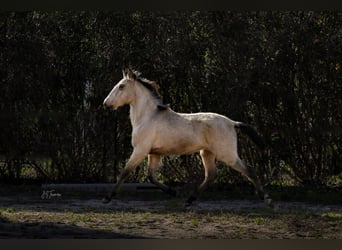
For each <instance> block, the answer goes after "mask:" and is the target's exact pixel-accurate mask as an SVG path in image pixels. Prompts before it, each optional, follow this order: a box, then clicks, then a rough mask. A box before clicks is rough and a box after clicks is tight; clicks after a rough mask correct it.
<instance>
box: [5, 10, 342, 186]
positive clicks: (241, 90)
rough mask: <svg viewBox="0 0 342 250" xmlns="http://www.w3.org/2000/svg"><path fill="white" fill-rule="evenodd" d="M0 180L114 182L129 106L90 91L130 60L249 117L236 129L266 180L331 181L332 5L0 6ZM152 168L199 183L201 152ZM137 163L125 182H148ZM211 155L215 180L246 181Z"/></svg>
mask: <svg viewBox="0 0 342 250" xmlns="http://www.w3.org/2000/svg"><path fill="white" fill-rule="evenodd" d="M0 48H1V49H0V72H1V73H0V75H1V77H0V81H1V82H0V181H1V182H2V183H48V182H63V183H95V182H114V181H115V180H116V176H117V175H118V174H119V172H120V170H121V169H122V168H123V167H124V165H125V162H126V160H127V159H128V157H129V155H130V153H131V152H132V146H131V143H130V139H131V125H130V121H129V114H128V113H129V108H128V107H123V108H121V109H119V110H117V111H115V112H114V111H107V110H104V109H103V108H102V102H103V100H104V98H105V97H106V96H107V94H108V93H109V91H110V90H111V89H112V87H113V86H114V84H116V83H117V82H118V81H119V80H120V79H121V78H122V69H123V68H126V67H132V68H134V69H136V70H138V71H141V72H142V76H143V77H145V78H147V79H150V80H155V81H157V82H158V84H159V85H160V92H161V94H162V95H163V97H164V102H165V103H170V104H171V107H172V109H173V110H175V111H177V112H199V111H202V112H216V113H220V114H223V115H225V116H228V117H229V118H231V119H233V120H238V121H243V122H245V123H248V124H251V125H252V126H254V127H255V128H256V129H257V130H258V131H259V133H260V134H261V135H262V137H263V138H264V140H265V142H266V145H267V148H266V150H265V151H262V152H261V151H259V150H258V149H257V148H256V147H255V146H254V145H253V144H252V143H250V141H249V140H248V139H246V138H245V137H243V136H242V135H240V136H239V153H240V155H241V158H243V159H244V160H245V161H246V162H248V163H249V164H251V165H253V166H254V167H255V168H256V171H257V173H258V175H259V176H260V178H261V181H262V183H263V184H264V185H297V186H298V185H299V186H307V187H314V186H322V187H342V164H341V158H342V152H341V146H342V145H341V144H342V143H341V123H342V111H341V107H342V98H341V96H342V69H341V67H342V65H341V64H342V13H341V12H308V11H306V12H299V11H296V12H279V11H277V12H271V11H267V12H228V11H222V12H220V11H213V12H210V11H207V12H199V11H196V12H190V11H187V12H180V11H175V12H147V11H143V12H99V11H85V12H72V11H68V12H66V11H57V12H39V11H38V12H37V11H31V12H0ZM162 163H163V167H162V169H161V170H160V173H159V178H160V179H161V180H162V181H164V182H168V183H192V182H201V181H202V178H203V177H204V171H203V167H202V165H201V162H200V157H199V156H198V155H197V154H195V155H191V156H179V157H165V158H164V159H163V162H162ZM145 165H146V162H143V163H142V164H140V166H139V167H138V168H137V170H136V171H135V172H134V173H133V174H132V175H131V176H130V178H129V180H128V181H129V182H146V181H147V178H146V168H145V167H144V166H145ZM218 166H219V176H218V179H217V181H216V183H217V185H222V186H224V185H230V184H233V185H235V184H236V185H239V184H241V185H249V183H247V182H246V181H245V180H244V179H243V177H241V175H240V174H238V173H237V172H235V171H234V170H231V169H229V168H227V167H224V166H223V165H222V164H221V163H218Z"/></svg>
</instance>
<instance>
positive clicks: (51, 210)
mask: <svg viewBox="0 0 342 250" xmlns="http://www.w3.org/2000/svg"><path fill="white" fill-rule="evenodd" d="M0 238H149V239H154V238H161V239H183V238H188V239H197V238H202V239H211V238H213V239H255V238H257V239H273V238H277V239H298V238H328V239H340V238H342V205H323V204H309V203H304V202H275V208H274V209H271V208H269V207H267V206H266V205H265V204H264V203H263V202H260V201H253V200H216V201H209V200H199V201H197V202H196V203H195V204H194V205H193V206H191V207H190V208H185V207H184V206H183V202H182V200H180V199H175V198H172V199H171V198H166V199H157V200H151V199H149V200H144V199H141V197H140V198H139V197H136V196H135V197H124V198H118V199H116V200H113V201H111V202H110V203H109V204H102V203H101V199H97V198H96V199H95V198H94V197H90V198H89V199H88V198H87V197H83V198H80V199H79V198H77V197H63V196H62V197H51V199H41V197H39V196H29V195H28V196H25V195H9V196H2V197H0Z"/></svg>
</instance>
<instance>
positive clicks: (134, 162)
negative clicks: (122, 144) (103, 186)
mask: <svg viewBox="0 0 342 250" xmlns="http://www.w3.org/2000/svg"><path fill="white" fill-rule="evenodd" d="M146 155H147V153H145V152H144V151H142V150H137V149H134V150H133V153H132V155H131V157H130V158H129V160H128V162H127V164H126V166H125V167H124V168H123V169H122V171H121V173H120V175H119V176H118V178H117V182H116V185H115V187H114V188H113V190H112V191H111V192H110V193H109V194H108V195H107V196H106V197H104V198H103V200H102V201H103V203H108V202H110V201H111V200H112V198H113V197H114V196H115V195H116V194H117V193H118V192H119V190H120V188H121V185H122V184H123V183H124V181H125V180H126V179H127V177H128V175H129V174H130V173H131V172H132V171H133V170H134V169H136V167H137V166H138V165H139V163H140V162H141V161H142V160H143V159H144V158H145V157H146Z"/></svg>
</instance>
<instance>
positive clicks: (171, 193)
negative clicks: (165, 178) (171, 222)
mask: <svg viewBox="0 0 342 250" xmlns="http://www.w3.org/2000/svg"><path fill="white" fill-rule="evenodd" d="M166 193H168V194H169V195H171V196H173V197H176V196H177V191H176V190H174V189H172V188H169V189H168V190H167V191H166Z"/></svg>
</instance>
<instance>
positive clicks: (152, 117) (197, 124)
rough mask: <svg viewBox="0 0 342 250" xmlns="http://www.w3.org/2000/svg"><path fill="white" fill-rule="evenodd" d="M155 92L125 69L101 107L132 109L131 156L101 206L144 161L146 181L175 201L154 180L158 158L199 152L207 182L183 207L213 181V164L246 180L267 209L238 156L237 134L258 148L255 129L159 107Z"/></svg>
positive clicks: (254, 179) (153, 85) (251, 172)
mask: <svg viewBox="0 0 342 250" xmlns="http://www.w3.org/2000/svg"><path fill="white" fill-rule="evenodd" d="M158 89H159V86H158V85H157V83H156V82H154V81H150V80H147V79H145V78H142V77H141V76H140V73H139V72H137V71H133V70H131V69H128V70H126V71H123V78H122V79H121V80H120V81H119V82H118V83H117V84H116V85H115V86H114V88H113V89H112V90H111V91H110V93H109V94H108V96H107V97H106V98H105V100H104V102H103V105H104V106H105V107H107V108H111V109H114V110H116V109H117V108H118V107H120V106H123V105H127V104H128V105H130V120H131V124H132V146H133V153H132V155H131V156H130V158H129V160H128V162H127V164H126V166H125V167H124V168H123V169H122V171H121V173H120V175H119V176H118V179H117V183H116V185H115V187H114V189H113V190H112V191H111V192H110V193H109V194H108V195H107V196H106V197H105V198H104V199H103V202H104V203H108V202H110V201H111V199H112V197H113V196H114V195H116V194H117V192H118V191H119V189H120V187H121V185H122V183H123V182H124V181H125V179H126V178H127V176H128V175H129V173H130V172H131V171H132V170H134V169H135V168H136V167H137V166H138V165H139V163H140V162H141V161H142V160H144V159H145V158H146V157H147V158H148V177H149V180H150V181H151V182H152V183H154V184H155V185H156V186H158V187H159V188H160V189H162V190H163V191H165V192H166V193H169V194H171V195H176V192H175V190H174V189H171V188H170V187H168V186H166V185H165V184H163V183H161V182H159V181H158V180H157V178H156V176H155V172H156V170H157V169H158V167H159V163H160V159H161V157H162V156H163V155H166V156H167V155H183V154H191V153H195V152H199V153H200V156H201V159H202V162H203V166H204V170H205V178H204V180H203V182H202V183H201V184H200V185H199V187H198V188H197V189H196V190H195V191H194V192H193V193H192V194H191V196H190V197H189V198H188V199H187V201H186V205H191V204H192V202H193V201H194V200H196V198H197V196H198V194H199V193H200V192H202V191H203V190H205V188H206V187H207V186H208V185H209V184H210V183H211V182H213V181H214V180H215V178H216V175H217V167H216V164H215V161H216V160H217V161H220V162H223V163H225V164H226V165H228V166H230V167H232V168H233V169H235V170H237V171H238V172H240V173H241V174H243V175H244V176H246V177H247V178H248V180H249V181H251V182H252V183H253V185H254V187H255V189H256V193H257V194H258V195H259V197H260V198H261V199H263V200H264V201H265V203H266V204H267V205H271V202H272V200H271V199H270V198H269V196H268V194H266V193H264V191H263V188H262V186H261V185H260V182H259V180H258V177H257V176H256V174H255V171H254V169H253V167H251V166H249V165H247V164H246V163H244V162H243V161H242V160H241V159H240V157H239V155H238V152H237V133H236V130H237V129H239V130H240V131H241V132H242V133H244V134H246V135H248V136H249V138H250V139H251V140H252V141H253V142H254V143H255V144H256V145H259V146H260V147H262V146H263V142H262V139H261V137H260V136H259V135H258V134H257V132H256V131H255V130H254V128H252V127H251V126H250V125H247V124H245V123H242V122H238V121H233V120H231V119H229V118H227V117H225V116H223V115H220V114H216V113H207V112H206V113H204V112H200V113H178V112H175V111H173V110H172V109H171V108H170V107H169V105H165V104H164V103H163V102H162V97H161V95H160V94H159V90H158Z"/></svg>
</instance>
